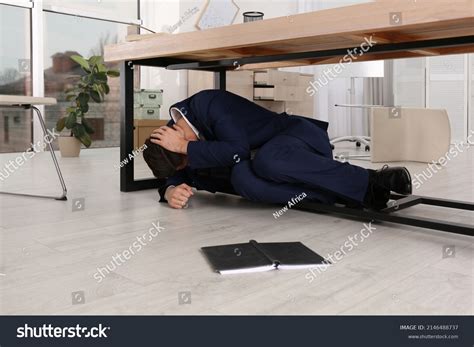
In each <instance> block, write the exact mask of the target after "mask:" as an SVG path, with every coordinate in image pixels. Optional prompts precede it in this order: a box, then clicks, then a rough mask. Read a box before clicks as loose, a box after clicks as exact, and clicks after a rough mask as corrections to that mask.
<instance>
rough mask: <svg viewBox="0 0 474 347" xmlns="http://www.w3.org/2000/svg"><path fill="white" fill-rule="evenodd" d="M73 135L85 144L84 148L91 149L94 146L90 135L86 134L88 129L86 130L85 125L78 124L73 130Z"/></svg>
mask: <svg viewBox="0 0 474 347" xmlns="http://www.w3.org/2000/svg"><path fill="white" fill-rule="evenodd" d="M72 133H73V134H74V136H75V137H76V138H77V139H78V140H79V141H81V142H82V143H83V144H84V146H86V147H90V145H91V144H92V140H91V137H90V136H89V134H88V133H87V132H86V129H85V128H84V125H82V124H77V125H76V126H75V127H74V128H73V129H72Z"/></svg>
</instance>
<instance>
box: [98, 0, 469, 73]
mask: <svg viewBox="0 0 474 347" xmlns="http://www.w3.org/2000/svg"><path fill="white" fill-rule="evenodd" d="M393 14H395V15H397V14H398V15H401V18H400V20H399V21H396V19H395V20H393V19H392V20H391V17H392V15H393ZM472 35H474V0H417V1H416V2H415V1H413V0H377V1H376V2H370V3H363V4H358V5H352V6H345V7H339V8H334V9H328V10H322V11H316V12H308V13H302V14H297V15H291V16H287V17H279V18H273V19H267V20H263V21H256V22H250V23H242V24H235V25H229V26H224V27H219V28H214V29H208V30H203V31H194V32H186V33H180V34H156V35H143V36H144V37H143V39H141V40H140V39H137V38H135V39H134V41H132V42H124V43H118V44H114V45H109V46H106V48H105V61H108V62H112V61H123V60H140V59H148V58H157V57H173V58H181V59H188V60H192V61H210V60H216V59H236V58H239V57H248V56H266V55H275V54H285V53H295V52H305V51H306V52H307V51H323V50H331V49H340V48H344V49H345V48H352V47H358V46H360V44H361V43H362V42H364V39H365V38H369V37H370V36H373V40H375V41H376V42H377V44H389V43H400V42H414V41H423V40H432V39H448V38H455V37H457V38H459V37H464V36H472ZM468 52H474V44H469V45H465V44H464V45H460V46H454V47H444V48H430V49H413V50H406V51H397V52H388V53H387V52H385V53H372V54H371V53H370V51H369V52H368V53H366V54H365V55H364V56H361V57H360V59H358V60H357V61H365V60H380V59H390V58H408V57H420V56H434V55H441V54H456V53H468ZM339 59H340V57H334V58H328V57H325V58H316V59H304V60H299V61H290V62H285V63H282V62H279V63H275V64H273V65H275V66H274V67H278V66H292V65H312V64H329V63H334V62H336V61H339ZM250 65H255V66H247V67H248V68H258V67H261V64H250ZM266 65H267V66H268V65H271V64H268V63H266Z"/></svg>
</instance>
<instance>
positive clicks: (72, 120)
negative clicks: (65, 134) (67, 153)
mask: <svg viewBox="0 0 474 347" xmlns="http://www.w3.org/2000/svg"><path fill="white" fill-rule="evenodd" d="M76 123H77V115H76V113H75V112H71V113H69V116H67V117H66V121H65V122H64V125H65V126H66V128H68V129H73V128H74V125H75V124H76Z"/></svg>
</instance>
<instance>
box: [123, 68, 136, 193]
mask: <svg viewBox="0 0 474 347" xmlns="http://www.w3.org/2000/svg"><path fill="white" fill-rule="evenodd" d="M120 85H121V90H120V94H121V95H120V100H121V105H120V112H121V115H120V119H121V122H120V160H123V159H125V158H126V157H128V155H129V153H132V151H133V64H132V62H131V61H124V62H122V63H121V66H120ZM133 171H134V170H133V164H130V165H124V166H122V167H121V168H120V191H122V192H128V191H132V190H134V189H133V183H134V172H133Z"/></svg>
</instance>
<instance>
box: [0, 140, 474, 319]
mask: <svg viewBox="0 0 474 347" xmlns="http://www.w3.org/2000/svg"><path fill="white" fill-rule="evenodd" d="M473 153H474V152H473V151H472V149H470V150H469V151H465V152H464V153H463V154H462V155H460V156H458V157H457V158H455V159H453V160H452V161H451V162H449V163H448V165H447V166H446V167H445V168H444V169H443V170H441V171H440V172H439V173H437V174H436V175H435V176H434V177H433V178H431V179H430V180H429V181H428V182H426V183H425V184H424V185H423V186H422V187H421V188H420V189H419V191H417V193H419V194H424V195H432V196H438V197H444V198H452V199H459V200H468V201H473V200H474V187H473V172H474V164H473V163H474V160H473ZM14 157H15V155H12V154H8V155H1V156H0V163H1V166H0V169H3V165H4V164H5V163H6V162H7V160H9V159H12V158H14ZM49 159H50V158H49V157H48V154H39V155H37V156H36V157H35V158H34V159H32V160H31V161H30V162H29V163H27V164H25V165H24V167H22V168H21V169H20V170H19V171H17V172H15V173H14V174H12V176H11V177H9V178H8V179H7V180H6V181H5V182H4V183H1V182H0V188H1V189H3V190H4V189H7V188H8V189H10V190H22V191H25V192H26V191H35V192H51V191H54V192H59V186H58V184H57V182H56V178H55V177H54V171H53V170H52V169H51V167H50V162H49ZM118 161H119V151H118V149H117V148H112V149H95V150H84V151H83V152H82V153H81V157H80V158H77V159H63V158H61V159H60V164H61V166H62V168H63V172H64V176H65V179H66V183H67V185H68V188H69V201H67V202H61V201H50V200H42V199H32V198H21V197H11V196H6V195H0V209H1V210H0V211H1V212H0V213H1V215H0V216H1V221H0V314H409V315H412V314H435V315H437V314H443V315H447V314H455V315H458V314H472V313H473V311H474V307H473V302H474V301H473V297H474V294H473V288H474V287H473V285H474V280H473V278H474V277H473V275H474V273H473V269H474V263H473V262H474V244H473V241H474V240H473V238H470V237H464V236H458V235H453V234H447V233H442V232H436V231H430V230H424V229H418V228H414V227H405V226H402V227H400V226H396V225H390V224H385V225H377V226H376V228H377V230H376V232H374V234H373V235H371V236H370V237H369V238H368V239H366V240H365V241H364V242H363V243H362V244H360V245H359V246H358V247H357V248H355V249H354V250H353V251H352V252H350V253H349V254H348V255H347V256H346V257H344V258H343V259H342V260H341V261H340V262H338V263H337V264H335V265H334V266H332V267H331V268H329V269H328V270H327V271H326V272H325V273H323V274H321V275H319V276H318V278H317V279H316V280H315V281H313V282H312V283H309V282H308V280H307V279H306V278H305V274H306V270H296V271H291V270H287V271H271V272H267V273H258V274H246V275H234V276H221V275H218V274H215V273H213V272H212V271H211V269H210V268H209V266H208V264H207V263H206V261H205V259H204V258H203V256H202V255H201V254H200V252H199V248H200V247H202V246H208V245H215V244H226V243H234V242H247V241H248V240H249V239H256V240H258V241H262V242H264V241H302V242H304V243H305V244H306V245H308V246H309V247H310V248H312V249H313V250H315V251H317V252H318V253H320V254H322V255H327V254H328V253H331V254H332V253H334V252H335V251H337V250H338V249H339V248H340V247H341V246H342V245H343V243H344V242H345V241H346V240H347V237H348V236H351V235H354V234H356V233H358V232H359V231H360V229H361V228H363V224H362V222H360V221H351V220H345V219H340V218H336V217H333V216H328V215H316V214H311V213H305V212H300V211H296V210H291V211H289V212H287V213H286V214H284V215H283V216H282V217H280V218H279V219H278V220H275V219H274V218H273V215H272V213H273V212H274V211H275V210H276V209H277V208H281V207H282V206H281V207H280V206H269V205H258V204H254V203H251V202H247V201H245V200H243V199H239V198H236V197H230V196H225V195H215V196H213V195H211V194H208V193H199V194H197V196H196V197H195V198H194V200H193V201H192V202H191V203H190V207H189V208H188V209H186V210H180V211H177V210H171V209H169V208H168V207H167V206H166V205H163V204H158V203H157V192H156V191H155V190H149V191H141V192H135V193H120V191H119V179H118V171H117V170H115V169H114V165H116V164H118ZM357 163H361V165H365V166H366V165H368V163H367V162H357ZM408 167H409V169H410V170H411V171H412V173H413V174H415V173H417V172H421V171H422V170H423V169H426V166H425V165H423V164H413V163H412V164H409V165H408ZM141 171H142V172H144V171H143V170H141ZM33 173H34V174H35V176H34V177H33V176H32V174H33ZM34 187H36V189H33V188H34ZM75 198H84V199H85V205H84V207H85V209H84V210H83V211H76V212H73V211H72V200H73V199H75ZM413 213H417V214H421V215H423V216H425V217H437V218H442V219H446V220H454V221H458V222H464V223H473V222H474V221H473V216H472V213H471V214H469V213H466V212H464V213H463V212H459V211H449V210H448V211H445V210H441V209H435V208H415V209H414V211H413ZM154 221H159V222H160V225H161V226H163V227H164V228H165V230H164V231H162V232H161V233H160V234H159V235H158V236H157V237H156V238H155V239H154V240H153V241H152V242H150V243H149V244H147V245H146V246H145V247H144V248H143V249H142V250H141V251H140V252H139V253H137V254H135V255H134V256H132V258H131V259H130V260H128V261H127V262H126V263H124V264H123V265H121V266H119V267H118V269H117V270H116V271H115V273H112V274H109V275H108V276H106V278H105V280H103V282H102V283H100V284H99V283H97V281H96V280H95V279H94V278H93V274H94V272H95V271H96V268H97V267H103V266H105V265H106V264H107V263H109V262H110V261H111V258H112V256H114V255H115V254H116V253H118V252H122V251H123V250H124V249H127V248H129V247H130V246H131V245H132V243H133V242H134V241H136V237H137V236H140V235H142V234H144V233H146V232H147V231H148V229H149V228H150V227H151V223H152V222H154ZM446 246H449V247H452V246H454V247H455V254H454V257H450V258H443V247H446ZM73 292H83V293H84V301H85V302H83V303H78V304H73V302H72V293H73ZM180 292H190V304H179V301H178V296H179V295H180V294H179V293H180Z"/></svg>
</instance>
